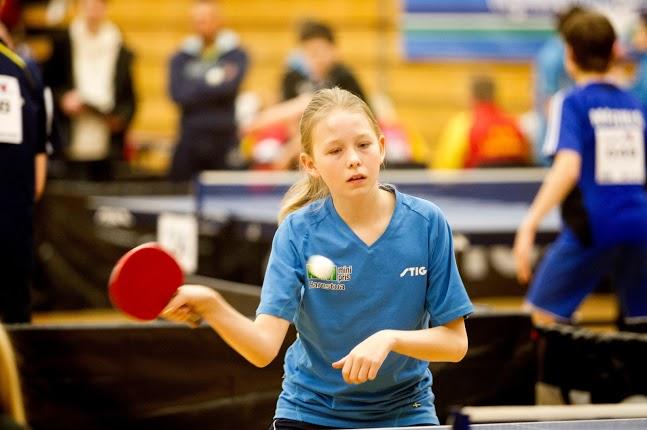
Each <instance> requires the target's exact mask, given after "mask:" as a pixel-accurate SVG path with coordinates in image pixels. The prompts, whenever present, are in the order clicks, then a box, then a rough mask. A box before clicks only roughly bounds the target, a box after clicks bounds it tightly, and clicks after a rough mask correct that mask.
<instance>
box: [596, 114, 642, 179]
mask: <svg viewBox="0 0 647 430" xmlns="http://www.w3.org/2000/svg"><path fill="white" fill-rule="evenodd" d="M595 181H596V182H597V183H598V184H603V185H611V184H639V185H640V184H644V183H645V138H644V135H643V131H642V129H641V128H640V127H638V126H622V127H617V126H616V127H614V126H598V127H596V128H595Z"/></svg>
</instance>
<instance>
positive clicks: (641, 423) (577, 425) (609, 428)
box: [367, 419, 647, 430]
mask: <svg viewBox="0 0 647 430" xmlns="http://www.w3.org/2000/svg"><path fill="white" fill-rule="evenodd" d="M458 428H460V429H461V430H468V429H474V430H476V429H478V430H644V429H647V419H619V420H616V419H613V420H595V421H593V420H581V421H542V422H527V423H503V424H472V425H470V426H469V427H458ZM413 429H419V430H451V429H452V427H451V426H433V427H397V428H389V429H386V428H381V429H377V428H376V429H367V430H413Z"/></svg>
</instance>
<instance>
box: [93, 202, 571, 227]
mask: <svg viewBox="0 0 647 430" xmlns="http://www.w3.org/2000/svg"><path fill="white" fill-rule="evenodd" d="M421 197H423V198H426V199H427V200H430V201H432V202H433V203H435V204H436V205H438V207H440V209H441V210H442V211H443V213H444V214H445V216H446V217H447V220H448V221H449V224H450V225H451V227H452V229H453V230H454V231H456V232H461V231H465V232H472V233H488V232H501V231H504V232H508V231H514V230H516V228H517V227H518V226H519V224H520V223H521V221H522V220H523V217H524V216H525V214H526V212H527V211H528V207H529V205H528V204H527V203H523V202H504V201H496V200H481V199H475V198H459V197H448V196H433V195H424V196H423V195H421ZM280 202H281V198H280V196H274V195H254V196H232V195H223V196H213V197H212V196H210V197H208V198H206V199H205V200H204V201H203V204H202V208H201V212H202V213H201V215H202V217H203V218H204V219H206V220H213V221H225V220H227V219H236V220H239V221H245V222H250V223H263V224H276V216H277V214H278V211H279V207H280ZM90 206H91V207H92V208H93V209H99V208H125V209H127V210H129V211H130V212H132V213H133V214H148V215H158V214H160V213H166V212H170V213H180V214H192V213H196V212H197V203H196V200H195V199H194V198H193V197H191V196H189V195H187V196H129V197H93V198H92V199H91V202H90ZM560 226H561V221H560V217H559V214H558V211H557V210H554V211H553V212H551V213H550V214H549V215H548V216H547V217H546V218H545V219H544V221H543V223H542V224H541V226H540V228H539V231H543V232H556V231H558V230H559V229H560Z"/></svg>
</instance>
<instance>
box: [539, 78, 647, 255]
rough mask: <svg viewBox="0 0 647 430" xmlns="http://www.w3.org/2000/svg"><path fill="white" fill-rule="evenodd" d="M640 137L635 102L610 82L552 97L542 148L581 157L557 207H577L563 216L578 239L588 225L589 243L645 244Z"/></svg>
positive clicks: (646, 206)
mask: <svg viewBox="0 0 647 430" xmlns="http://www.w3.org/2000/svg"><path fill="white" fill-rule="evenodd" d="M646 140H647V134H646V129H645V115H644V112H642V111H641V106H640V103H639V102H638V100H636V99H635V98H634V97H633V96H632V95H631V94H629V93H628V92H627V91H624V90H622V89H620V88H618V87H617V86H615V85H613V84H611V83H608V82H592V83H589V84H587V85H584V86H578V87H575V88H573V89H572V90H570V91H565V92H560V93H558V94H557V95H556V96H555V98H554V99H553V104H552V106H551V113H550V118H549V130H548V136H547V138H546V146H545V148H544V150H545V151H546V153H547V154H549V155H555V154H556V153H557V152H558V151H560V150H564V149H568V150H572V151H576V152H577V153H579V154H580V156H581V158H582V167H581V174H580V178H579V180H578V183H577V187H576V189H575V190H574V192H573V193H571V195H570V196H569V197H571V199H570V200H569V199H567V203H568V204H567V205H565V206H563V212H564V208H566V207H568V208H569V211H570V212H573V210H572V209H573V208H574V207H578V205H579V206H581V209H582V210H581V214H580V217H579V218H580V219H579V220H573V219H567V218H566V217H565V223H566V224H567V225H569V226H577V227H576V228H574V230H576V231H575V232H576V234H578V236H579V237H580V238H581V237H582V236H583V235H584V236H586V234H587V230H588V233H589V235H590V239H591V240H590V244H592V245H599V246H607V245H609V246H613V245H616V244H638V245H644V244H645V243H647V191H646V190H645V180H646V172H645V171H646V161H645V152H646V151H645V149H646V148H645V141H646ZM573 198H575V199H576V200H579V202H574V201H573ZM575 212H577V210H575ZM578 230H579V231H578ZM584 242H587V241H584Z"/></svg>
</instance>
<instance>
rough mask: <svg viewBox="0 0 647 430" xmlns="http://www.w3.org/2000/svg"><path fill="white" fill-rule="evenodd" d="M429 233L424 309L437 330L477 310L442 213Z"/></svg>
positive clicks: (433, 223) (433, 221)
mask: <svg viewBox="0 0 647 430" xmlns="http://www.w3.org/2000/svg"><path fill="white" fill-rule="evenodd" d="M430 230H431V232H430V250H429V258H430V261H429V270H428V272H427V296H426V304H425V306H426V309H427V312H429V315H430V317H431V326H432V327H437V326H441V325H444V324H447V323H449V322H451V321H453V320H455V319H456V318H460V317H465V316H468V315H469V314H471V313H472V312H473V311H474V308H473V306H472V303H471V302H470V299H469V297H468V296H467V292H466V291H465V287H464V286H463V281H462V280H461V277H460V274H459V273H458V267H457V265H456V257H455V256H454V245H453V240H452V232H451V229H450V227H449V224H448V223H447V220H446V219H445V217H444V216H443V215H442V214H441V213H440V211H438V213H437V216H436V219H435V220H432V224H431V228H430Z"/></svg>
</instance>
